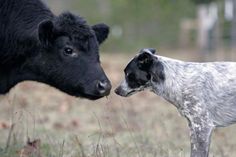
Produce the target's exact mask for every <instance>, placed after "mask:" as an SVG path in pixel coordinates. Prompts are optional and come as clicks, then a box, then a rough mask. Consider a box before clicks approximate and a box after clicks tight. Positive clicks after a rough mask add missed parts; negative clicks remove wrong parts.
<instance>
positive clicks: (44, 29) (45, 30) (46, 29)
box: [38, 20, 54, 47]
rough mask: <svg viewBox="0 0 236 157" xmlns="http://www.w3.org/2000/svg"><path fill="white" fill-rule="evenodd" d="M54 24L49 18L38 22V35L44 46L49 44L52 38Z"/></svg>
mask: <svg viewBox="0 0 236 157" xmlns="http://www.w3.org/2000/svg"><path fill="white" fill-rule="evenodd" d="M53 30H54V25H53V22H52V21H50V20H47V21H43V22H41V23H40V24H39V28H38V35H39V41H40V42H41V44H42V45H43V46H45V47H48V46H50V44H51V43H52V41H53V38H54V32H53Z"/></svg>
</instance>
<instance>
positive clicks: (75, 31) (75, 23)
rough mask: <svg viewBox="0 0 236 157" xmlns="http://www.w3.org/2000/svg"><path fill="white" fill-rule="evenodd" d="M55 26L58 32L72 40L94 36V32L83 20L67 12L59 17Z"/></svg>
mask: <svg viewBox="0 0 236 157" xmlns="http://www.w3.org/2000/svg"><path fill="white" fill-rule="evenodd" d="M55 24H56V27H58V29H59V31H61V32H62V33H65V34H67V35H70V36H71V37H73V38H78V39H84V38H89V37H92V36H94V31H93V30H92V29H91V27H90V26H89V25H88V24H87V22H86V20H85V19H83V18H82V17H80V16H77V15H73V14H71V13H69V12H67V13H63V14H61V15H59V16H58V18H57V19H56V21H55Z"/></svg>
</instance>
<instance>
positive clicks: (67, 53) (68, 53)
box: [63, 47, 78, 57]
mask: <svg viewBox="0 0 236 157" xmlns="http://www.w3.org/2000/svg"><path fill="white" fill-rule="evenodd" d="M63 53H64V55H65V56H70V57H77V56H78V54H77V53H76V52H74V50H73V49H72V48H69V47H67V48H65V49H64V52H63Z"/></svg>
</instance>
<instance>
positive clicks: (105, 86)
mask: <svg viewBox="0 0 236 157" xmlns="http://www.w3.org/2000/svg"><path fill="white" fill-rule="evenodd" d="M97 89H98V92H99V93H100V94H109V93H110V90H111V85H110V84H109V83H108V82H107V81H99V82H98V83H97Z"/></svg>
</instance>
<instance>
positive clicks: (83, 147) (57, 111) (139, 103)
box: [0, 54, 236, 157]
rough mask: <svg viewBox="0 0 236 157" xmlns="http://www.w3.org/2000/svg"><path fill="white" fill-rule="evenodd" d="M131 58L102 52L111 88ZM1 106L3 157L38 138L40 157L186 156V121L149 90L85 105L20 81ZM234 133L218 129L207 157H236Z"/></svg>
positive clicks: (234, 129)
mask: <svg viewBox="0 0 236 157" xmlns="http://www.w3.org/2000/svg"><path fill="white" fill-rule="evenodd" d="M131 56H133V55H132V54H130V55H121V54H120V55H118V54H113V55H110V54H109V55H108V54H102V58H101V60H102V63H103V67H104V69H105V71H106V73H107V74H108V77H109V78H110V79H111V81H112V83H113V90H114V87H116V86H117V84H118V83H119V82H120V80H121V79H122V77H123V69H124V67H125V65H126V64H127V62H128V61H129V60H130V58H131ZM169 56H171V57H175V58H182V59H187V58H189V57H186V55H185V54H182V55H178V54H175V55H169ZM190 60H194V57H193V58H190ZM0 104H1V106H0V107H1V110H0V156H1V157H15V156H17V157H18V156H20V155H19V151H20V150H21V149H22V148H23V146H24V145H25V143H26V141H27V138H31V139H40V140H41V146H40V153H41V156H42V157H188V156H189V149H190V147H189V145H190V144H189V132H188V127H187V121H186V120H185V119H184V118H183V117H181V116H180V115H179V113H178V112H177V110H176V108H175V107H174V106H173V105H171V104H169V103H168V102H166V101H165V100H163V99H162V98H160V97H158V96H156V95H154V94H152V93H150V92H141V93H139V94H136V95H134V96H132V97H129V98H122V97H119V96H117V95H115V94H114V92H112V93H111V95H110V96H109V97H107V98H103V99H101V100H98V101H88V100H84V99H80V98H74V97H71V96H68V95H66V94H64V93H61V92H60V91H58V90H56V89H54V88H52V87H49V86H47V85H44V84H40V83H35V82H24V83H21V84H19V85H17V86H16V87H15V88H14V89H13V90H12V91H11V92H10V93H9V94H8V95H6V96H2V97H1V99H0ZM235 132H236V126H231V127H227V128H220V129H217V130H216V131H215V132H214V134H213V136H212V145H211V150H210V152H211V153H210V154H211V155H210V156H211V157H213V156H214V157H236V134H235ZM25 157H28V156H25Z"/></svg>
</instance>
